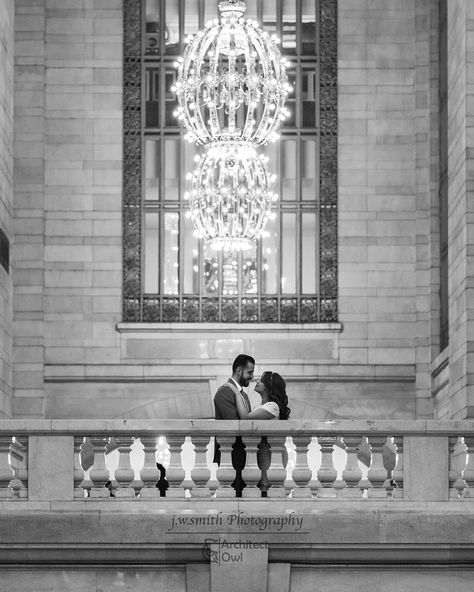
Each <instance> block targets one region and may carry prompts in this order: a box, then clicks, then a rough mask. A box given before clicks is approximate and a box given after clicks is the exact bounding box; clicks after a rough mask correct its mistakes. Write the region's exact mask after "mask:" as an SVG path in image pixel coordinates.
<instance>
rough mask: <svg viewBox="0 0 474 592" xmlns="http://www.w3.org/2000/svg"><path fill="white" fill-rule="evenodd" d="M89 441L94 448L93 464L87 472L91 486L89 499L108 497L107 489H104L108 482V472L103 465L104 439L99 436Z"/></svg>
mask: <svg viewBox="0 0 474 592" xmlns="http://www.w3.org/2000/svg"><path fill="white" fill-rule="evenodd" d="M90 440H91V443H92V446H93V448H94V464H93V466H92V467H91V469H90V472H89V476H90V480H91V481H92V484H93V487H92V489H91V492H90V497H91V498H102V497H110V492H109V489H108V488H107V487H106V484H107V483H108V481H109V470H108V468H107V466H106V464H105V451H106V445H107V442H106V439H105V438H102V437H101V436H93V437H92V438H91V439H90Z"/></svg>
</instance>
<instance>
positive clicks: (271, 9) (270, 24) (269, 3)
mask: <svg viewBox="0 0 474 592" xmlns="http://www.w3.org/2000/svg"><path fill="white" fill-rule="evenodd" d="M276 15H277V7H276V0H262V28H263V29H265V31H267V33H268V34H269V35H273V34H274V33H275V34H276V33H277V19H276ZM278 36H280V35H278Z"/></svg>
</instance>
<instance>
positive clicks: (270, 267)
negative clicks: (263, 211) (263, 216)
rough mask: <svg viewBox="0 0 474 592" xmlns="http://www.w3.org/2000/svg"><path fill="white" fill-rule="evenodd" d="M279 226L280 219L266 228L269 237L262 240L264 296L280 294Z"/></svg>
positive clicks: (272, 221)
mask: <svg viewBox="0 0 474 592" xmlns="http://www.w3.org/2000/svg"><path fill="white" fill-rule="evenodd" d="M278 226H279V220H278V218H275V220H269V221H268V222H267V225H266V226H265V230H266V231H267V232H268V236H266V237H265V238H264V239H263V240H262V294H278V277H279V273H278V247H279V236H280V233H279V230H278Z"/></svg>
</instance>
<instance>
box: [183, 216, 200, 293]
mask: <svg viewBox="0 0 474 592" xmlns="http://www.w3.org/2000/svg"><path fill="white" fill-rule="evenodd" d="M181 224H182V226H181V228H182V230H181V232H182V233H183V243H182V244H183V253H182V256H181V267H182V269H183V290H184V293H185V294H197V293H198V292H199V246H198V239H197V238H196V237H195V236H194V234H193V232H194V225H193V222H192V220H191V218H188V217H187V216H186V215H182V216H181Z"/></svg>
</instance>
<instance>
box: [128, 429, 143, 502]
mask: <svg viewBox="0 0 474 592" xmlns="http://www.w3.org/2000/svg"><path fill="white" fill-rule="evenodd" d="M144 460H145V454H144V452H143V444H142V442H141V440H140V438H139V437H133V442H132V445H131V446H130V464H131V466H132V470H133V481H132V482H131V483H130V487H132V488H133V491H134V495H135V498H137V499H138V498H139V497H140V492H141V490H142V489H143V481H142V480H141V478H140V471H141V470H142V468H143V461H144ZM140 461H141V462H140Z"/></svg>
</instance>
